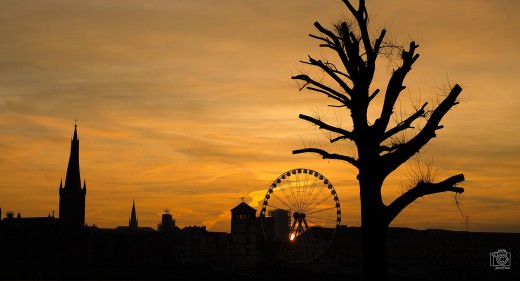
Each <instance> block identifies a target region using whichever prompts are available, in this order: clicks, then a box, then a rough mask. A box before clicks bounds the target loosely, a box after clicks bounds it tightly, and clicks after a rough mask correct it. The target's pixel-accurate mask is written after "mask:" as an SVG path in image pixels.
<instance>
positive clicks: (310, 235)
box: [305, 222, 321, 256]
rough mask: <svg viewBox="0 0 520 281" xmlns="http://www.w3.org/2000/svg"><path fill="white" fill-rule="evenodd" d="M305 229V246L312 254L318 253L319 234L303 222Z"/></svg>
mask: <svg viewBox="0 0 520 281" xmlns="http://www.w3.org/2000/svg"><path fill="white" fill-rule="evenodd" d="M305 226H306V231H305V241H306V242H307V243H306V245H307V248H308V249H309V251H310V252H311V254H312V255H313V256H316V255H317V254H319V249H320V248H321V247H320V243H319V242H320V240H321V238H320V237H319V235H318V234H317V233H316V232H315V231H314V230H313V229H312V228H311V227H309V225H308V224H307V222H305Z"/></svg>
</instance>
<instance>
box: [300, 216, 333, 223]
mask: <svg viewBox="0 0 520 281" xmlns="http://www.w3.org/2000/svg"><path fill="white" fill-rule="evenodd" d="M307 217H308V218H311V219H317V220H324V221H334V222H335V221H338V219H337V218H334V219H330V218H318V217H311V216H307Z"/></svg>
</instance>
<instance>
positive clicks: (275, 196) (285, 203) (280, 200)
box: [267, 192, 291, 210]
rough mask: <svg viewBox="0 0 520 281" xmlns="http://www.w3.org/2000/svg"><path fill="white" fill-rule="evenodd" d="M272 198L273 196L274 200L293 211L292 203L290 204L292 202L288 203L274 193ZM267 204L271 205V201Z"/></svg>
mask: <svg viewBox="0 0 520 281" xmlns="http://www.w3.org/2000/svg"><path fill="white" fill-rule="evenodd" d="M271 196H272V197H273V198H274V199H276V200H278V201H279V202H280V203H282V204H283V205H284V206H286V207H287V209H288V210H290V209H291V203H290V202H289V203H287V202H286V201H284V200H283V199H282V198H280V197H279V196H278V195H276V194H275V193H274V192H273V193H272V194H271ZM267 204H269V201H268V203H267Z"/></svg>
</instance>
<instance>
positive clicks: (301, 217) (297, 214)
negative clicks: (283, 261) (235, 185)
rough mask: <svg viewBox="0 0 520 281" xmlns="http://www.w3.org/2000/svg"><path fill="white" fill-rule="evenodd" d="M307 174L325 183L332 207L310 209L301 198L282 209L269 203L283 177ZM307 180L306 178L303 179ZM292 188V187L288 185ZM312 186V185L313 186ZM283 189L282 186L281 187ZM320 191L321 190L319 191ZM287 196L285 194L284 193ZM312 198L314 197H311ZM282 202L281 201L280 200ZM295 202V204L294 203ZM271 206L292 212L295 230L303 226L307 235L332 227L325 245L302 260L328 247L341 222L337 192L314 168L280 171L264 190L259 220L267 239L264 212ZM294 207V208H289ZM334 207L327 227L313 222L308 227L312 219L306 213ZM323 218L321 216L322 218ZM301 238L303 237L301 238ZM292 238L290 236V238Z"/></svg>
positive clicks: (300, 229)
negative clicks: (333, 214)
mask: <svg viewBox="0 0 520 281" xmlns="http://www.w3.org/2000/svg"><path fill="white" fill-rule="evenodd" d="M302 173H303V174H307V175H312V176H314V178H317V179H318V180H319V181H321V182H323V183H324V185H326V187H327V189H328V190H330V195H331V197H332V200H333V202H334V206H332V207H329V208H326V209H322V210H317V211H312V212H311V210H312V208H311V207H312V206H311V205H309V204H305V203H304V202H302V201H301V200H300V201H298V200H296V201H297V202H294V201H293V202H289V203H287V202H286V203H287V205H286V206H285V207H288V208H287V209H284V208H279V207H276V206H272V205H269V204H268V203H269V200H270V198H271V195H273V194H274V189H275V188H277V187H278V185H279V184H280V183H281V181H282V180H283V179H287V177H290V176H292V175H295V174H302ZM305 180H307V179H305ZM290 188H292V187H290ZM313 188H314V187H313ZM321 189H323V187H321ZM282 190H283V188H282ZM320 192H321V191H320ZM286 196H287V194H286ZM287 198H288V197H287ZM329 198H330V197H327V198H324V199H322V200H323V201H325V200H326V199H329ZM300 199H302V198H300ZM313 199H314V200H315V199H316V198H313ZM282 202H283V201H282ZM295 203H296V205H294V204H295ZM322 203H323V202H312V204H315V206H314V207H316V206H320V205H321V204H322ZM268 206H269V207H271V208H274V209H281V210H289V212H293V210H294V212H293V213H291V216H293V217H294V219H295V220H294V221H293V223H294V224H295V223H298V226H297V232H300V234H301V233H303V230H302V229H303V228H305V229H306V230H305V231H307V232H309V233H310V234H309V235H308V236H312V232H315V231H320V229H321V231H322V232H323V231H324V230H328V229H332V233H331V234H330V238H329V239H328V240H329V241H328V242H327V243H326V245H324V246H322V247H321V249H320V250H319V252H318V253H317V254H315V255H314V256H311V257H310V258H308V259H306V260H304V261H303V262H307V263H308V262H311V261H313V260H315V259H316V258H318V257H320V256H321V255H322V254H323V253H324V252H325V251H326V250H327V249H328V248H329V247H330V245H331V244H332V241H333V239H334V236H335V233H336V231H337V229H338V227H339V226H340V224H341V204H340V202H339V197H338V195H337V192H336V190H335V188H334V186H333V185H332V183H330V181H329V180H328V179H327V177H325V176H324V175H323V174H322V173H319V172H318V171H316V170H313V169H307V168H295V169H290V170H288V171H286V172H284V173H282V174H281V175H280V176H278V177H277V178H276V179H275V180H274V181H273V183H272V184H271V185H270V186H269V188H268V190H267V192H266V195H265V196H264V201H263V203H262V208H261V211H260V220H261V226H262V232H263V234H264V237H265V239H269V238H268V235H267V233H266V229H265V225H264V224H265V220H266V212H267V208H268ZM291 206H292V207H294V208H291ZM334 209H336V218H335V219H328V220H330V221H331V223H332V222H333V225H331V226H329V227H321V226H320V225H319V224H316V223H314V226H313V227H314V229H313V227H309V225H308V223H307V221H309V222H312V220H311V218H312V219H314V218H313V217H312V216H308V215H311V214H315V213H318V212H322V211H325V210H334ZM322 219H323V218H322ZM294 224H293V225H292V227H291V230H290V231H292V229H294V227H295V225H294ZM302 239H303V238H302ZM309 239H310V238H309ZM291 240H292V238H291ZM277 255H278V256H279V257H280V255H279V254H277Z"/></svg>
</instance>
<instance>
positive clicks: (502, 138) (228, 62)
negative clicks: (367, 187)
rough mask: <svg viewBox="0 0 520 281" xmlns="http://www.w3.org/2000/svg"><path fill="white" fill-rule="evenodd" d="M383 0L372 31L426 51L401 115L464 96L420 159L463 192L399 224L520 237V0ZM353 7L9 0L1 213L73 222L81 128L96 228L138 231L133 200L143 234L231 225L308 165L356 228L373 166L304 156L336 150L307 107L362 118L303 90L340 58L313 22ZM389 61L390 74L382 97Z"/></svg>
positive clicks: (0, 118) (373, 10) (373, 9)
mask: <svg viewBox="0 0 520 281" xmlns="http://www.w3.org/2000/svg"><path fill="white" fill-rule="evenodd" d="M367 7H368V11H369V14H370V16H371V17H372V21H371V28H372V30H373V31H374V33H377V32H378V31H379V30H380V29H381V28H383V27H384V28H386V29H388V31H389V38H392V39H393V40H394V41H395V42H397V43H399V44H403V45H405V46H407V45H408V43H409V41H410V40H415V41H416V42H417V43H418V44H419V45H420V47H419V49H418V53H420V55H421V57H420V58H419V60H418V61H417V62H416V64H415V65H414V67H413V69H412V71H411V72H410V74H409V75H408V78H407V79H406V80H405V84H406V86H407V90H406V91H405V93H404V94H403V95H404V96H403V99H402V100H401V101H400V103H399V109H402V110H404V112H405V113H408V114H409V113H410V112H411V109H410V108H409V106H410V103H411V102H417V101H419V100H420V101H433V103H434V102H435V101H436V100H438V98H437V97H438V95H439V94H442V88H443V87H444V86H445V85H447V84H448V83H452V84H453V83H459V84H460V85H461V86H462V87H463V92H462V94H461V97H460V98H461V103H460V104H459V105H457V106H456V107H454V108H453V109H452V110H451V111H450V112H448V114H447V116H446V117H445V118H444V120H443V122H441V124H442V125H444V129H442V130H440V131H438V133H437V137H436V138H435V139H433V140H432V141H431V142H430V144H428V146H427V147H426V149H425V150H424V151H423V152H421V154H419V155H418V157H419V159H422V160H424V161H427V162H429V161H432V162H433V166H434V167H435V168H434V171H435V172H436V175H437V179H438V180H443V179H445V178H447V177H449V176H452V175H455V174H459V173H463V174H464V175H465V177H466V181H465V182H464V183H463V184H462V186H463V187H464V188H465V192H464V193H463V194H462V195H461V196H460V197H459V198H458V200H456V199H455V196H454V194H453V193H444V194H435V195H430V196H427V197H424V198H420V199H419V200H417V201H416V202H414V203H413V204H411V205H410V206H409V207H408V208H407V209H405V211H403V212H402V213H401V214H400V215H399V216H398V217H397V218H396V219H395V220H394V222H393V223H392V225H391V226H396V227H411V228H416V229H428V228H444V229H450V230H469V231H496V232H520V192H519V191H520V173H519V172H520V160H519V159H520V123H519V122H518V120H520V110H518V108H520V96H519V91H520V90H519V89H520V79H519V77H520V70H519V67H518V66H519V65H520V52H519V51H518V46H519V45H520V36H518V32H519V30H520V17H518V16H517V15H518V13H519V12H520V2H519V1H516V0H497V1H487V0H461V1H457V2H454V1H449V0H438V1H412V0H404V1H403V0H385V1H383V0H378V1H376V0H374V1H367ZM347 14H348V13H347V12H346V9H345V8H344V6H343V5H342V3H341V2H340V1H338V0H320V1H317V0H303V1H302V0H298V1H296V0H287V1H274V0H263V1H255V0H223V1H209V0H197V1H181V0H169V1H166V0H165V1H156V0H151V1H137V0H136V1H132V0H129V1H116V0H103V1H100V0H99V1H96V0H88V1H87V0H78V1H65V0H63V1H49V0H39V1H31V0H29V1H6V0H0V38H1V39H0V208H2V212H3V216H5V212H6V211H13V212H15V214H16V213H18V212H20V213H21V215H22V217H37V216H47V215H48V214H49V213H52V211H55V212H56V215H57V213H58V200H59V195H58V187H59V184H60V181H61V180H64V178H65V175H66V168H67V161H68V157H69V153H70V140H71V138H72V135H73V132H74V120H75V118H77V119H78V122H77V125H78V137H79V140H80V169H81V177H82V179H84V180H85V181H86V185H87V196H86V221H87V223H88V224H89V225H94V224H95V225H96V226H98V227H106V228H112V227H116V226H121V225H127V224H128V218H129V217H130V212H131V207H132V200H135V204H136V210H137V215H138V219H139V226H149V227H153V228H156V226H157V224H158V223H160V219H161V214H162V213H163V212H164V210H165V209H168V210H170V212H171V214H172V215H173V217H174V219H176V223H177V226H180V227H184V226H206V227H207V228H208V229H209V230H211V231H229V230H230V209H232V208H233V207H235V206H236V205H237V204H239V203H240V202H242V200H244V202H246V203H248V204H250V205H251V206H252V207H255V208H257V209H258V207H259V205H258V203H259V202H261V200H263V197H264V195H265V193H266V191H267V189H268V187H269V186H270V184H271V183H272V182H273V181H274V180H275V179H276V178H277V177H278V176H279V175H281V174H282V173H284V172H285V171H288V170H290V169H293V168H308V169H314V170H316V171H319V172H320V173H322V174H323V175H325V176H326V177H327V178H328V179H329V180H330V182H331V183H332V184H333V185H334V188H335V189H336V191H337V193H338V195H339V199H340V202H341V206H342V224H345V225H347V226H359V225H360V203H359V188H358V186H357V181H356V175H357V171H356V170H355V169H354V168H353V167H351V166H349V165H348V164H347V163H344V162H340V161H337V160H330V161H328V160H323V159H321V158H320V157H319V156H318V155H315V154H302V155H293V154H292V150H294V149H299V148H302V147H304V146H306V145H318V146H321V145H323V146H325V145H327V144H326V143H327V142H328V141H327V139H326V137H325V136H324V134H323V132H320V131H319V130H318V129H317V128H315V127H313V126H311V125H310V124H309V123H306V122H305V121H303V120H300V119H298V115H299V114H300V113H303V114H307V115H312V114H315V113H317V112H318V113H319V114H320V115H322V116H327V118H332V119H336V120H340V121H341V122H343V124H344V125H345V127H346V128H348V121H347V119H348V113H347V112H346V111H342V110H341V109H339V110H334V109H332V108H330V107H327V105H328V104H330V100H327V99H325V98H323V97H321V96H319V95H317V94H313V93H312V92H306V91H301V92H300V91H298V86H297V84H296V83H295V81H293V80H291V76H292V75H294V74H299V73H301V72H302V71H303V72H306V71H312V70H311V69H309V68H308V67H305V66H303V65H302V64H301V63H299V62H300V61H301V60H305V59H306V58H307V55H313V56H314V57H317V58H320V57H324V58H331V59H332V58H333V57H334V56H333V54H332V53H330V52H327V51H324V50H320V48H319V46H318V42H317V41H316V40H314V39H312V38H310V37H309V36H308V34H309V33H313V34H318V33H317V31H316V30H315V29H314V26H313V23H314V22H315V21H319V22H320V23H321V24H322V25H324V26H326V27H330V26H331V25H332V24H334V23H336V22H338V21H339V20H340V19H344V18H345V15H347ZM391 69H392V63H386V64H380V65H378V68H377V71H378V74H377V75H376V77H375V79H374V84H373V87H374V88H375V87H380V88H381V89H384V85H385V82H386V81H387V80H386V79H387V78H388V74H389V73H390V72H391ZM375 113H377V102H376V107H375V109H374V110H373V111H372V113H371V115H370V117H371V118H373V117H374V116H375V115H373V114H375ZM338 116H339V117H338ZM342 116H343V117H342ZM332 149H337V151H339V152H342V153H349V152H352V151H354V150H353V148H352V147H349V146H348V144H338V145H336V146H334V147H332ZM414 161H415V160H412V161H411V163H412V164H410V165H408V164H405V165H403V167H402V169H399V170H397V171H396V172H395V173H394V174H392V176H391V177H389V178H388V179H387V181H386V182H385V187H384V188H383V199H384V202H385V203H387V204H389V203H390V202H391V201H392V199H393V198H395V197H396V196H398V195H399V194H400V192H402V190H403V188H406V186H407V185H408V184H409V183H408V177H409V174H410V170H413V163H414ZM242 198H243V199H242ZM457 201H458V202H459V204H458V205H457V203H456V202H457ZM465 217H467V218H468V220H467V221H466V220H465Z"/></svg>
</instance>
